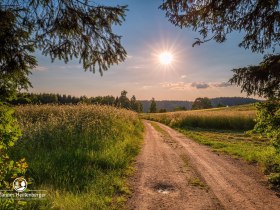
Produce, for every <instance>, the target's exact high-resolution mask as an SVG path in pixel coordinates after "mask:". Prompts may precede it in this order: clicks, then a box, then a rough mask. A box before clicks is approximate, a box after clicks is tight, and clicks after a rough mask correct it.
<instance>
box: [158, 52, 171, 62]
mask: <svg viewBox="0 0 280 210" xmlns="http://www.w3.org/2000/svg"><path fill="white" fill-rule="evenodd" d="M159 61H160V63H161V64H163V65H169V64H171V63H172V61H173V55H172V54H171V53H170V52H162V53H161V54H160V55H159Z"/></svg>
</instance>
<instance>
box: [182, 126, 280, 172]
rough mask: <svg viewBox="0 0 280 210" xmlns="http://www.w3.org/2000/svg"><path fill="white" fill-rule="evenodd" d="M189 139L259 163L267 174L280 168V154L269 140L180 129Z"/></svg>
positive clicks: (231, 133)
mask: <svg viewBox="0 0 280 210" xmlns="http://www.w3.org/2000/svg"><path fill="white" fill-rule="evenodd" d="M177 130H178V131H180V132H181V133H183V134H185V135H186V136H187V137H189V138H191V139H193V140H195V141H196V142H198V143H200V144H204V145H207V146H210V147H211V148H213V151H216V152H224V153H227V154H230V155H232V156H235V157H241V158H242V159H244V160H246V161H248V162H250V163H258V165H259V166H260V167H261V169H262V171H263V172H264V173H265V174H270V173H273V172H277V171H278V170H279V166H280V154H277V153H276V151H275V148H274V147H273V146H271V145H270V143H269V141H268V140H267V139H259V138H257V137H254V136H249V135H246V134H245V133H242V132H231V131H223V132H222V131H209V130H202V129H182V128H180V129H178V128H177Z"/></svg>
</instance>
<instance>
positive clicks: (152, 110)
mask: <svg viewBox="0 0 280 210" xmlns="http://www.w3.org/2000/svg"><path fill="white" fill-rule="evenodd" d="M156 112H157V104H156V101H155V99H154V98H152V100H151V106H150V113H156Z"/></svg>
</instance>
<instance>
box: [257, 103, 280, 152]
mask: <svg viewBox="0 0 280 210" xmlns="http://www.w3.org/2000/svg"><path fill="white" fill-rule="evenodd" d="M256 107H257V110H258V112H257V118H256V122H257V123H256V125H255V127H254V131H255V132H257V133H261V134H262V135H265V136H267V137H268V138H269V139H271V142H272V144H273V146H274V147H275V148H276V150H277V151H278V152H280V101H276V100H275V101H266V102H262V103H257V105H256Z"/></svg>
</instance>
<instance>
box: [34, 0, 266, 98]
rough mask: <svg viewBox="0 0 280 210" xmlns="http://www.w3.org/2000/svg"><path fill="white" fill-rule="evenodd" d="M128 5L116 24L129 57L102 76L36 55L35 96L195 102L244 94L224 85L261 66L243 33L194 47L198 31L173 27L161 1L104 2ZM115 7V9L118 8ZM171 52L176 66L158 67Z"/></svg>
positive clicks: (116, 29)
mask: <svg viewBox="0 0 280 210" xmlns="http://www.w3.org/2000/svg"><path fill="white" fill-rule="evenodd" d="M100 2H114V4H115V5H117V4H119V5H128V9H129V11H128V12H127V13H126V14H127V16H126V20H125V22H124V23H123V25H122V26H115V27H114V31H115V33H117V34H119V35H121V36H122V44H123V46H124V47H125V49H126V51H127V53H128V57H127V59H126V61H125V62H123V63H121V64H119V65H115V66H113V67H111V68H110V69H109V70H108V71H106V72H104V75H103V76H102V77H101V76H100V74H99V72H97V73H95V74H93V73H92V72H84V70H83V68H82V65H80V64H79V63H78V61H77V60H73V61H71V62H69V63H68V64H64V62H61V61H55V62H54V63H52V62H51V60H50V58H49V57H45V56H42V55H41V54H40V53H39V52H37V53H36V56H37V59H38V64H39V65H38V67H37V68H36V70H35V71H33V74H32V75H31V77H30V78H31V82H32V84H33V88H32V89H30V91H31V92H37V93H39V92H47V93H61V94H71V95H75V96H82V95H86V96H89V97H90V96H99V95H113V96H118V95H120V92H121V91H122V90H127V91H128V96H129V97H131V96H132V95H135V96H136V98H137V99H151V98H152V97H154V98H155V99H156V100H164V99H167V100H194V99H195V98H197V97H210V98H213V97H231V96H246V95H245V94H241V93H240V88H238V87H232V86H227V85H225V82H227V81H228V79H229V78H230V77H231V76H232V72H231V71H230V70H231V69H233V68H239V67H244V66H248V65H256V64H258V63H259V62H260V61H261V60H262V58H263V55H262V54H256V53H252V52H251V51H250V50H245V49H243V48H239V47H238V43H239V42H241V40H242V35H240V34H238V33H233V34H231V35H230V36H229V37H228V40H227V41H226V42H225V43H223V44H217V43H215V42H208V43H205V44H203V45H201V46H196V47H194V48H193V47H192V43H193V42H194V38H196V37H199V34H198V33H197V32H193V31H191V30H190V29H180V28H178V27H175V26H174V25H172V24H171V23H170V22H168V19H167V18H166V17H165V14H164V12H163V11H161V10H159V9H158V7H159V5H160V4H161V2H162V1H160V0H154V1H150V0H141V1H140V0H124V1H100ZM114 4H111V5H114ZM164 51H170V52H171V53H172V54H173V58H174V62H172V64H171V65H169V66H164V65H162V64H160V62H159V59H158V55H159V54H160V53H161V52H164Z"/></svg>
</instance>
